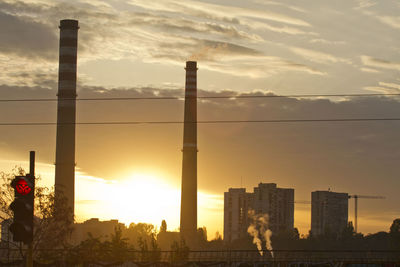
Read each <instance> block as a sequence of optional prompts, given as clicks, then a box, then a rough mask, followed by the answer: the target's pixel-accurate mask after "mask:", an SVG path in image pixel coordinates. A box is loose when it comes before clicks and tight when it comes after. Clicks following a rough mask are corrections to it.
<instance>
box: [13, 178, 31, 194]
mask: <svg viewBox="0 0 400 267" xmlns="http://www.w3.org/2000/svg"><path fill="white" fill-rule="evenodd" d="M15 189H16V190H17V193H18V194H21V195H23V196H24V195H27V194H29V193H30V192H31V191H32V188H31V187H30V186H29V185H28V183H27V182H26V181H25V180H24V179H19V180H18V181H17V183H16V185H15Z"/></svg>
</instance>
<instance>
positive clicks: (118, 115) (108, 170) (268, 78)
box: [0, 0, 400, 238]
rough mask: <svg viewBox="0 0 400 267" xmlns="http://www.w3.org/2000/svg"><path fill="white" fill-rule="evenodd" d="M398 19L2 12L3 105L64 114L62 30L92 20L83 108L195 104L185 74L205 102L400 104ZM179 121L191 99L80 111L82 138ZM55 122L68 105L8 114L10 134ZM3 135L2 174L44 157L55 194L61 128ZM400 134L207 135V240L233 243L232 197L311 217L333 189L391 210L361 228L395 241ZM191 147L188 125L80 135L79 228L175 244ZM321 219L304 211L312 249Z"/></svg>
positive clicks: (76, 6)
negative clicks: (276, 199) (117, 225)
mask: <svg viewBox="0 0 400 267" xmlns="http://www.w3.org/2000/svg"><path fill="white" fill-rule="evenodd" d="M399 11H400V3H399V2H398V1H391V0H381V1H373V0H336V1H311V0H296V1H289V0H280V1H269V0H265V1H263V0H247V1H243V0H236V1H235V0H231V1H225V0H220V1H193V0H188V1H177V0H161V1H144V0H143V1H142V0H110V1H106V0H104V1H102V0H90V1H89V0H78V1H54V0H31V1H11V0H3V1H1V2H0V25H2V26H1V27H0V73H1V74H0V99H30V98H52V99H55V98H56V94H57V79H58V42H59V29H58V25H59V21H60V20H61V19H77V20H79V25H80V29H79V40H78V43H79V48H78V86H77V91H78V98H85V97H93V98H101V97H152V96H174V97H180V96H183V93H184V91H183V90H184V82H185V81H184V79H185V71H184V66H185V61H187V60H196V61H197V62H198V67H199V70H198V90H199V92H198V95H200V96H221V95H248V94H250V95H267V94H275V95H307V94H317V95H327V94H347V95H348V94H371V93H384V94H397V93H400V77H399V72H400V53H399V52H400V37H399V36H400V35H399V31H400V16H399V15H398V14H399ZM399 100H400V98H399V97H398V96H375V97H330V98H328V97H318V98H299V97H286V98H256V99H254V98H253V99H202V100H199V102H198V119H199V120H204V121H205V120H276V119H278V120H279V119H337V118H346V119H348V118H400V102H399ZM169 120H173V121H182V120H183V101H182V100H181V99H180V100H156V101H155V100H141V101H78V102H77V121H78V122H104V121H106V122H111V121H169ZM55 121H56V102H1V105H0V123H10V122H55ZM0 129H1V131H0V167H2V170H3V171H8V170H9V171H10V170H11V168H12V167H13V166H14V165H16V164H22V165H24V164H25V166H27V165H26V161H27V160H28V155H29V150H35V151H36V153H37V161H38V164H40V165H39V166H40V167H38V171H37V172H38V173H39V174H41V175H42V176H43V177H44V181H46V184H48V185H52V184H53V183H54V166H53V163H54V161H55V126H54V125H53V126H4V125H2V126H0ZM399 133H400V122H398V121H368V122H318V123H237V124H229V125H226V124H199V126H198V148H199V153H198V186H199V219H198V225H199V226H206V227H207V229H208V235H209V238H212V237H213V236H214V234H215V232H216V231H219V232H220V233H222V232H223V192H226V191H228V188H230V187H241V186H242V187H245V188H247V191H248V192H252V191H253V188H254V187H256V186H257V185H258V183H260V182H263V183H269V182H274V183H277V184H278V187H284V188H294V189H295V199H297V200H300V201H304V200H310V198H311V192H312V191H315V190H328V188H330V189H331V190H332V191H336V192H348V193H350V194H362V195H379V196H385V197H386V199H384V200H368V199H363V200H360V201H359V220H358V222H359V225H358V226H359V227H358V228H359V230H360V231H361V232H363V233H373V232H377V231H387V230H388V229H389V227H390V224H391V222H392V221H393V219H395V218H398V217H400V208H399V206H398V204H397V203H399V202H400V194H399V193H398V190H399V188H400V182H399V178H398V162H399V160H400V152H399V151H400V149H399V148H400V143H399V142H398V135H399ZM182 138H183V127H182V124H170V125H165V124H154V125H147V124H145V125H112V126H110V125H94V126H93V125H92V126H89V125H78V126H77V130H76V142H77V143H76V161H77V179H76V188H77V193H76V212H77V219H78V221H82V220H85V219H88V218H91V217H99V218H101V219H119V220H121V221H123V222H125V223H129V222H131V221H135V222H139V221H142V222H149V223H153V224H157V225H160V223H161V220H162V219H166V221H167V224H168V228H169V229H171V230H173V229H177V228H178V227H179V207H180V196H179V194H180V193H179V192H180V179H181V164H182V162H181V161H182V154H181V151H180V150H181V148H182ZM127 188H132V191H130V190H127ZM138 188H141V189H142V190H138ZM143 188H145V189H146V190H143ZM98 192H101V194H99V193H98ZM144 192H146V193H144ZM117 196H118V197H117ZM144 203H146V204H144ZM352 205H353V202H352V201H350V206H349V219H350V220H353V219H352V216H353V206H352ZM99 210H101V212H99ZM154 210H156V212H153V211H154ZM310 216H311V215H310V207H309V206H308V205H305V204H296V209H295V227H298V228H299V229H300V232H301V233H302V234H307V233H308V230H309V227H310Z"/></svg>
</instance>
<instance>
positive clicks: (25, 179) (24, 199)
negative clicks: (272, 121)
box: [10, 174, 35, 244]
mask: <svg viewBox="0 0 400 267" xmlns="http://www.w3.org/2000/svg"><path fill="white" fill-rule="evenodd" d="M11 186H12V187H13V188H14V201H13V202H12V203H11V205H10V209H11V210H12V211H13V212H14V221H13V223H12V224H11V225H10V231H11V233H12V234H13V240H14V241H22V242H24V243H25V244H29V243H31V242H32V239H33V202H34V196H35V177H34V176H31V175H29V174H28V175H26V176H16V177H15V179H14V180H13V181H12V182H11Z"/></svg>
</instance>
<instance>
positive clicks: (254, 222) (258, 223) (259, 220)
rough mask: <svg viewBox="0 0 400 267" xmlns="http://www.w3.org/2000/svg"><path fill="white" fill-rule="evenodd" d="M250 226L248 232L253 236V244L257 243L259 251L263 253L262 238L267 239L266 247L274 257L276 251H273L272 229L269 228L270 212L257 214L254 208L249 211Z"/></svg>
mask: <svg viewBox="0 0 400 267" xmlns="http://www.w3.org/2000/svg"><path fill="white" fill-rule="evenodd" d="M249 218H250V226H249V227H248V228H247V232H248V233H249V234H250V235H251V236H252V237H253V244H256V245H257V249H258V252H259V253H260V255H261V256H262V255H263V250H262V240H261V239H260V235H261V237H262V238H263V239H264V240H265V247H266V249H267V250H269V251H270V253H271V256H272V257H274V252H273V251H272V250H273V248H272V242H271V235H272V231H271V230H270V229H269V228H268V227H269V225H268V220H269V217H268V214H255V212H254V210H250V211H249Z"/></svg>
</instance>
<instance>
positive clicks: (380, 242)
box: [220, 219, 400, 250]
mask: <svg viewBox="0 0 400 267" xmlns="http://www.w3.org/2000/svg"><path fill="white" fill-rule="evenodd" d="M252 240H253V239H252V237H250V236H247V237H245V238H241V239H237V240H234V241H233V242H231V243H229V244H223V247H220V248H223V249H231V250H241V249H243V250H252V249H254V248H255V245H254V244H253V242H252ZM271 240H272V246H273V249H274V250H400V219H395V220H394V221H393V223H392V225H391V226H390V231H389V232H378V233H374V234H368V235H363V234H361V233H356V232H355V231H354V227H353V224H352V223H351V222H350V223H348V225H347V227H346V228H345V229H343V231H342V232H341V233H339V234H337V233H334V232H331V231H330V230H329V229H326V231H325V232H324V234H322V235H318V236H314V235H313V234H312V233H311V232H310V233H309V235H307V236H304V237H300V235H299V232H298V230H297V228H294V230H293V231H281V232H278V233H274V234H273V235H272V237H271ZM264 249H265V248H264Z"/></svg>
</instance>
